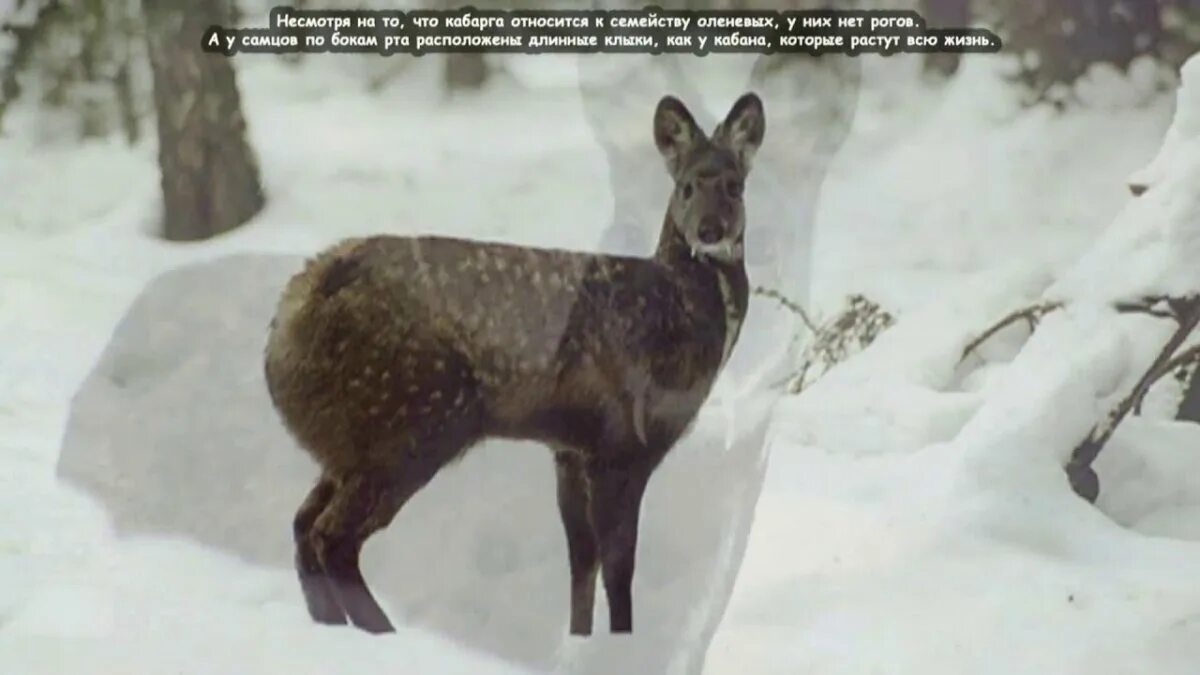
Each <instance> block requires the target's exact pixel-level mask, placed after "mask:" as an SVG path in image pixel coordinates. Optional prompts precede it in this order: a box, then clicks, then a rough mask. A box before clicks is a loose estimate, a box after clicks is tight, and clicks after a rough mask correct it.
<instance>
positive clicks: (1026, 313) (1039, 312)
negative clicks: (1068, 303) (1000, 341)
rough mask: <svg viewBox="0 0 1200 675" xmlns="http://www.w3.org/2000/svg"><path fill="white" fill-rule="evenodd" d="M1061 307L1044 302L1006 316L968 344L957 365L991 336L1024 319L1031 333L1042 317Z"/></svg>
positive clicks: (1057, 304)
mask: <svg viewBox="0 0 1200 675" xmlns="http://www.w3.org/2000/svg"><path fill="white" fill-rule="evenodd" d="M1062 306H1063V303H1061V302H1044V303H1041V304H1039V305H1033V306H1030V307H1025V308H1023V309H1018V310H1017V311H1015V312H1012V313H1011V314H1009V315H1008V316H1006V317H1004V318H1003V319H1000V320H999V321H997V322H996V323H995V324H993V325H992V327H991V328H988V329H987V330H985V331H984V332H983V334H982V335H980V336H979V337H977V338H975V339H974V340H972V341H971V342H970V343H968V344H967V346H966V347H964V348H963V353H962V356H961V357H959V359H958V361H959V363H962V362H963V361H964V360H965V359H966V358H967V357H968V356H970V355H971V353H972V352H974V351H975V350H976V349H978V348H979V347H980V346H981V345H982V344H983V343H985V342H987V341H988V340H989V339H990V338H991V337H992V336H993V335H995V334H996V333H999V332H1000V331H1002V330H1004V329H1005V328H1007V327H1008V326H1011V325H1012V324H1014V323H1016V322H1018V321H1020V320H1022V319H1024V320H1025V321H1026V322H1027V323H1028V324H1029V330H1031V331H1032V330H1034V329H1036V328H1037V324H1038V322H1039V321H1041V320H1042V317H1044V316H1046V315H1047V314H1049V313H1050V312H1053V311H1055V310H1057V309H1061V308H1062Z"/></svg>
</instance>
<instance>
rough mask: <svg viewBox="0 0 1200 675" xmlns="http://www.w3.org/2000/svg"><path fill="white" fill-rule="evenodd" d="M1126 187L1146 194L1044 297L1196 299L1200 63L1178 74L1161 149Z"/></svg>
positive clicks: (1195, 60)
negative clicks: (1172, 113) (1173, 106)
mask: <svg viewBox="0 0 1200 675" xmlns="http://www.w3.org/2000/svg"><path fill="white" fill-rule="evenodd" d="M1130 184H1131V185H1136V186H1139V189H1141V188H1144V189H1145V192H1144V193H1143V194H1141V196H1139V197H1137V198H1135V199H1131V200H1130V201H1129V202H1128V203H1127V204H1126V206H1125V208H1124V209H1123V210H1122V211H1121V212H1120V214H1118V216H1117V218H1116V220H1115V221H1114V222H1113V224H1112V225H1111V226H1109V228H1108V229H1107V230H1105V232H1104V234H1103V236H1102V237H1101V239H1100V240H1099V241H1098V242H1097V243H1096V245H1095V246H1094V247H1093V248H1092V249H1091V250H1089V251H1088V252H1087V253H1086V254H1085V255H1084V256H1083V257H1082V258H1081V259H1080V260H1079V261H1078V263H1077V264H1076V265H1075V266H1074V267H1072V268H1071V269H1070V270H1068V271H1067V272H1066V273H1064V274H1063V276H1062V277H1061V278H1060V279H1059V280H1058V282H1057V283H1056V284H1055V285H1054V286H1052V287H1051V288H1050V289H1048V291H1047V295H1048V297H1053V298H1056V299H1072V300H1090V301H1094V302H1104V301H1114V300H1136V299H1138V298H1140V297H1142V296H1150V295H1175V296H1181V295H1188V294H1193V293H1198V292H1200V266H1198V265H1196V264H1195V261H1196V260H1197V259H1200V190H1197V189H1196V185H1198V184H1200V57H1196V56H1194V57H1192V58H1191V59H1189V60H1188V61H1187V63H1185V64H1184V66H1183V68H1182V78H1181V86H1180V88H1179V92H1178V97H1177V101H1176V109H1175V117H1174V119H1173V120H1172V122H1171V126H1170V128H1169V129H1168V131H1167V134H1166V137H1165V138H1164V140H1163V145H1162V149H1161V150H1160V151H1159V153H1158V155H1157V156H1156V157H1155V158H1154V159H1153V160H1152V161H1151V162H1150V164H1149V165H1147V166H1146V167H1145V168H1143V169H1141V170H1139V171H1138V172H1136V173H1134V174H1133V175H1132V176H1131V177H1130ZM1187 261H1190V262H1187ZM1117 271H1119V272H1120V273H1119V274H1117V273H1116V272H1117Z"/></svg>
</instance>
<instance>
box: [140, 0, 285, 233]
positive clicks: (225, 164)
mask: <svg viewBox="0 0 1200 675" xmlns="http://www.w3.org/2000/svg"><path fill="white" fill-rule="evenodd" d="M142 9H143V11H144V12H145V15H146V35H147V48H148V51H149V55H150V65H151V69H152V70H153V73H154V105H155V109H156V110H157V113H158V114H157V117H158V146H159V147H158V163H159V169H160V171H161V173H162V192H163V205H164V209H163V230H162V232H163V236H164V237H165V238H166V239H169V240H172V241H195V240H199V239H206V238H208V237H211V236H214V235H216V234H220V233H222V232H226V231H229V230H232V229H234V228H236V227H238V226H240V225H242V224H243V223H245V222H246V221H247V220H249V219H250V218H251V217H253V216H254V215H255V214H257V213H258V212H259V210H261V209H262V207H263V204H264V201H265V198H264V196H263V191H262V184H261V179H260V176H259V169H258V160H257V158H256V157H255V155H254V151H253V149H252V148H251V147H250V144H249V142H248V141H247V138H246V121H245V118H244V117H243V116H242V106H241V97H240V95H239V94H238V88H237V79H236V76H235V74H234V71H233V64H232V63H231V62H230V61H229V59H228V58H227V57H225V56H222V55H220V54H209V53H206V52H204V51H203V50H202V49H201V38H202V37H203V34H204V32H205V30H207V29H208V28H209V27H210V26H213V25H221V26H228V25H230V24H229V23H228V21H226V19H227V17H228V16H229V14H228V6H227V3H226V2H223V1H219V0H211V1H205V2H192V1H190V0H142Z"/></svg>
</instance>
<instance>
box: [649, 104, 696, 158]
mask: <svg viewBox="0 0 1200 675" xmlns="http://www.w3.org/2000/svg"><path fill="white" fill-rule="evenodd" d="M702 138H704V132H702V131H700V127H698V126H696V120H695V119H693V118H692V113H690V112H688V109H687V106H685V105H684V104H683V101H680V100H679V99H677V98H675V97H674V96H664V97H662V100H660V101H659V102H658V107H657V108H656V109H655V110H654V144H655V145H657V146H658V151H659V152H660V153H661V154H662V156H663V159H665V160H666V161H667V171H669V172H670V173H671V176H672V177H675V176H677V175H678V174H679V170H680V168H682V165H683V158H684V157H686V156H687V154H688V152H690V151H691V149H692V148H693V147H695V145H696V143H697V142H698V141H700V140H701V139H702Z"/></svg>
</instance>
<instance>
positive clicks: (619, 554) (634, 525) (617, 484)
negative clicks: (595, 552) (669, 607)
mask: <svg viewBox="0 0 1200 675" xmlns="http://www.w3.org/2000/svg"><path fill="white" fill-rule="evenodd" d="M655 464H656V462H653V461H649V460H647V459H645V458H641V457H638V458H635V459H632V460H627V461H622V462H618V463H609V462H604V463H599V462H597V463H593V464H592V465H590V466H589V467H588V478H589V479H590V483H591V504H590V507H591V514H592V524H593V526H594V527H595V530H596V540H597V543H598V544H599V547H600V569H601V573H602V575H603V577H604V591H605V593H606V595H607V596H608V623H609V631H610V632H612V633H631V632H633V589H632V586H633V568H634V558H635V554H636V552H637V536H638V532H637V531H638V514H639V511H641V506H642V495H643V494H645V492H646V483H647V482H649V479H650V473H651V472H652V471H653V470H654V466H655Z"/></svg>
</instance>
